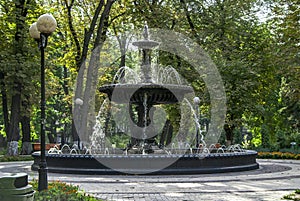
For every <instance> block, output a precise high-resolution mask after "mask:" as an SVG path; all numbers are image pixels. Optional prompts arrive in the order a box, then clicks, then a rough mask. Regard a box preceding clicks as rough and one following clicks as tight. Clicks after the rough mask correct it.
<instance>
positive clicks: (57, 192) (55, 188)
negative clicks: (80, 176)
mask: <svg viewBox="0 0 300 201" xmlns="http://www.w3.org/2000/svg"><path fill="white" fill-rule="evenodd" d="M30 184H31V185H32V187H33V189H34V190H35V191H36V193H35V195H34V200H35V201H45V200H47V201H96V200H99V199H96V198H94V197H92V196H90V195H87V194H86V193H84V192H82V191H80V189H79V187H78V186H73V185H70V184H66V183H64V182H60V181H55V182H49V184H48V190H45V191H41V192H39V191H37V189H38V181H37V180H33V181H32V182H30Z"/></svg>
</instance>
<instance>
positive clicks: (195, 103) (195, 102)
mask: <svg viewBox="0 0 300 201" xmlns="http://www.w3.org/2000/svg"><path fill="white" fill-rule="evenodd" d="M193 101H194V105H195V113H196V118H197V119H196V120H197V122H196V148H198V147H199V132H200V131H199V126H198V125H199V124H198V123H199V105H200V98H199V97H197V96H196V97H195V98H194V99H193Z"/></svg>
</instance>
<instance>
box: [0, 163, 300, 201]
mask: <svg viewBox="0 0 300 201" xmlns="http://www.w3.org/2000/svg"><path fill="white" fill-rule="evenodd" d="M257 161H258V163H259V164H260V168H259V169H258V170H253V171H247V172H236V173H222V174H202V175H171V176H170V175H169V176H145V175H142V176H137V175H131V176H126V175H121V176H120V175H71V174H53V173H49V174H48V179H49V180H60V181H64V182H67V183H72V184H75V185H79V186H80V188H81V189H83V190H84V191H85V192H87V193H90V194H93V195H94V196H96V197H99V198H101V199H103V200H110V201H111V200H114V201H121V200H122V201H129V200H130V201H132V200H133V201H154V200H158V201H164V200H172V201H173V200H174V201H188V200H193V201H198V200H205V201H210V200H212V201H229V200H230V201H276V200H281V198H282V197H283V195H286V194H289V193H291V192H293V191H294V189H297V188H300V161H293V160H257ZM31 164H32V162H30V161H29V162H7V163H0V172H27V173H28V175H29V178H30V179H33V178H36V179H37V172H32V171H31V170H30V165H31Z"/></svg>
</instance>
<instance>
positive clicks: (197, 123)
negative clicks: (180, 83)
mask: <svg viewBox="0 0 300 201" xmlns="http://www.w3.org/2000/svg"><path fill="white" fill-rule="evenodd" d="M183 101H185V102H186V103H187V104H188V105H189V106H190V109H191V112H192V115H193V117H194V121H195V124H196V126H197V129H198V130H199V137H200V142H201V144H203V150H205V151H207V150H208V149H207V148H206V143H205V141H204V136H203V135H202V132H201V129H200V123H199V119H198V116H197V114H196V112H195V110H194V109H193V106H192V104H191V103H190V101H189V100H188V99H187V98H184V99H183Z"/></svg>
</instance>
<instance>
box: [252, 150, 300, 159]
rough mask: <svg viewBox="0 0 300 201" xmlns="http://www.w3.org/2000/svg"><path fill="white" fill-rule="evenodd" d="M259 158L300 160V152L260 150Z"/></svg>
mask: <svg viewBox="0 0 300 201" xmlns="http://www.w3.org/2000/svg"><path fill="white" fill-rule="evenodd" d="M257 158H263V159H295V160H300V154H295V153H290V152H285V153H283V152H278V151H276V152H258V153H257Z"/></svg>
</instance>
